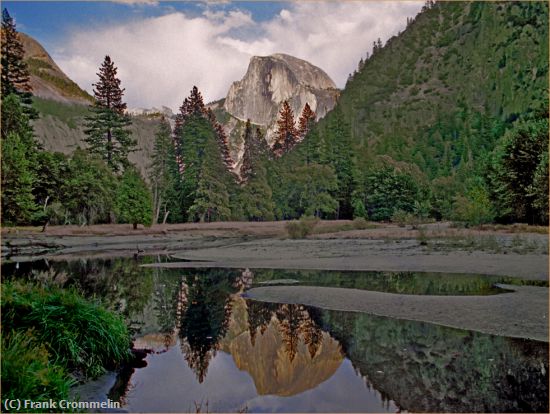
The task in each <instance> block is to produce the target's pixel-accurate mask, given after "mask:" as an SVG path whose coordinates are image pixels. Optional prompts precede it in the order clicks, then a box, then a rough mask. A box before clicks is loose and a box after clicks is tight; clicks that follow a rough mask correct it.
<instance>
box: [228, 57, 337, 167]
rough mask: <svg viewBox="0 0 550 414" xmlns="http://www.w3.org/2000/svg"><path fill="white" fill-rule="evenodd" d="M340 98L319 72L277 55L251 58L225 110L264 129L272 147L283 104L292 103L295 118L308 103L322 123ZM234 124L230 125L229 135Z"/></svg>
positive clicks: (328, 79)
mask: <svg viewBox="0 0 550 414" xmlns="http://www.w3.org/2000/svg"><path fill="white" fill-rule="evenodd" d="M338 96H339V91H338V89H337V88H336V85H335V84H334V82H333V81H332V79H330V77H329V76H328V75H327V74H326V73H325V72H324V71H323V70H321V69H320V68H318V67H316V66H314V65H312V64H311V63H308V62H306V61H305V60H301V59H298V58H295V57H293V56H289V55H284V54H274V55H271V56H264V57H260V56H254V57H252V59H251V60H250V64H249V66H248V70H247V72H246V74H245V76H244V77H243V79H242V80H240V81H237V82H234V83H233V84H232V85H231V87H230V89H229V92H228V94H227V97H226V98H225V102H224V105H223V107H224V109H225V111H226V112H227V113H228V114H229V115H231V116H232V117H234V118H236V119H237V120H240V121H242V122H246V120H247V119H250V121H251V122H252V123H253V124H256V125H259V126H261V127H263V128H265V129H266V130H267V134H266V140H267V141H268V143H270V144H271V143H272V141H273V137H274V132H275V122H276V119H277V115H278V113H279V109H280V106H281V104H282V102H283V101H285V100H286V101H288V102H289V104H290V106H291V108H292V110H293V111H294V115H295V117H296V118H298V117H299V116H300V113H301V112H302V109H303V108H304V106H305V104H306V103H308V104H309V106H310V107H311V109H312V110H313V111H315V113H316V114H317V119H319V118H322V117H323V116H324V115H325V114H326V113H327V112H328V111H330V110H331V109H332V108H333V107H334V105H335V104H336V100H337V99H338ZM233 124H234V122H233ZM233 124H232V123H228V124H227V129H229V130H230V132H231V131H233V129H234V128H235V126H234V125H233ZM235 155H236V156H237V158H240V157H239V155H238V154H235Z"/></svg>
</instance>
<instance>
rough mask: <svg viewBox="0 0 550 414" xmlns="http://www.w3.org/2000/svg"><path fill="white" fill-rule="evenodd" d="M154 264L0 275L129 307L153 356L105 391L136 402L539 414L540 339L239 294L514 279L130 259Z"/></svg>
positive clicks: (41, 265) (132, 405)
mask: <svg viewBox="0 0 550 414" xmlns="http://www.w3.org/2000/svg"><path fill="white" fill-rule="evenodd" d="M163 260H166V259H163V258H161V257H159V258H156V257H155V258H152V257H148V258H141V259H139V260H134V259H122V258H118V259H93V260H92V259H80V260H74V261H66V262H49V263H48V262H44V261H40V262H32V263H26V264H25V263H21V264H19V265H16V264H13V263H11V264H10V263H6V264H5V265H3V268H2V274H3V276H4V277H17V278H26V279H32V280H34V281H37V282H39V283H55V284H58V285H61V286H65V287H68V286H74V287H76V288H78V289H80V290H81V291H82V292H83V293H84V294H85V295H86V296H88V297H95V298H97V299H98V300H101V301H102V302H103V303H104V304H105V305H106V306H107V307H109V308H111V309H112V310H115V311H117V312H119V313H120V314H122V315H123V316H124V317H125V319H126V321H127V323H128V326H129V327H130V329H131V331H132V333H133V334H134V336H135V338H136V339H135V343H134V347H135V348H140V349H145V350H147V351H148V352H149V353H148V355H147V357H146V360H145V361H146V366H144V367H142V368H129V369H126V370H124V371H122V372H121V373H120V374H119V377H118V381H117V383H116V384H115V386H114V387H113V388H112V389H111V390H110V392H109V397H110V398H111V399H113V400H118V401H121V402H122V404H123V408H124V409H125V410H128V411H131V412H140V411H141V412H196V411H201V412H207V411H209V412H216V411H223V412H246V411H248V412H396V411H400V410H401V411H403V410H409V411H424V412H426V411H431V412H434V411H437V412H483V411H485V412H504V411H512V412H548V408H549V407H548V345H547V344H545V343H540V342H536V341H528V340H521V339H512V338H504V337H497V336H492V335H485V334H480V333H476V332H471V331H464V330H458V329H452V328H446V327H442V326H437V325H432V324H427V323H421V322H412V321H403V320H396V319H391V318H383V317H377V316H373V315H367V314H361V313H353V312H339V311H330V310H323V309H317V308H312V307H308V306H303V305H292V304H277V303H263V302H257V301H253V300H251V299H248V298H246V297H245V295H243V293H244V292H245V291H246V289H248V288H249V287H251V286H255V285H266V284H280V283H283V284H286V283H289V284H295V283H299V284H308V285H322V286H338V287H353V288H356V289H368V290H378V291H387V292H397V293H405V294H431V295H433V294H437V295H445V294H454V295H456V294H467V295H472V294H478V295H489V294H499V293H503V292H504V291H503V290H502V289H499V288H497V287H495V286H494V284H495V283H497V282H502V281H506V282H507V283H510V282H513V280H511V279H509V278H508V279H506V280H504V279H503V278H487V277H483V276H472V275H452V276H451V275H441V274H420V273H410V272H400V273H387V272H386V273H383V272H316V271H315V272H313V271H279V270H254V269H162V268H143V267H140V266H139V265H140V264H141V263H151V262H155V261H163Z"/></svg>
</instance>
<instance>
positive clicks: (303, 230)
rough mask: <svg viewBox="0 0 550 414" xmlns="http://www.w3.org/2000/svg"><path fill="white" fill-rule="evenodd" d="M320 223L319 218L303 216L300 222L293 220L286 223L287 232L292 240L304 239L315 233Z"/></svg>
mask: <svg viewBox="0 0 550 414" xmlns="http://www.w3.org/2000/svg"><path fill="white" fill-rule="evenodd" d="M318 223H319V218H317V217H313V216H302V217H301V218H300V220H293V221H289V222H287V223H286V231H287V232H288V235H289V237H290V238H291V239H303V238H305V237H307V236H308V235H310V234H311V233H313V229H314V228H315V226H317V224H318Z"/></svg>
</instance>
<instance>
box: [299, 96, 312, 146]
mask: <svg viewBox="0 0 550 414" xmlns="http://www.w3.org/2000/svg"><path fill="white" fill-rule="evenodd" d="M314 122H315V112H313V111H312V110H311V108H310V107H309V104H308V103H306V105H305V106H304V109H303V110H302V115H300V119H299V120H298V130H297V134H298V138H299V140H300V141H301V140H303V139H304V138H305V136H306V135H307V134H308V132H309V131H310V130H311V127H312V126H313V123H314Z"/></svg>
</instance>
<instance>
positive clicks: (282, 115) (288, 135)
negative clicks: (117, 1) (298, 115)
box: [273, 101, 297, 157]
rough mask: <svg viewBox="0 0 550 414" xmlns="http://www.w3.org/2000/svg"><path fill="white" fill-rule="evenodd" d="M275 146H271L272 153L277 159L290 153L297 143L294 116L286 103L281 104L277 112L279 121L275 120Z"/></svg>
mask: <svg viewBox="0 0 550 414" xmlns="http://www.w3.org/2000/svg"><path fill="white" fill-rule="evenodd" d="M276 134H277V135H276V138H275V144H273V152H274V153H275V155H276V156H277V157H280V156H282V155H283V154H285V153H287V152H288V151H290V150H291V149H292V148H293V147H294V145H296V142H297V132H296V128H295V126H294V114H293V113H292V109H291V108H290V105H289V104H288V101H284V102H283V106H282V108H281V110H280V111H279V119H278V120H277V132H276Z"/></svg>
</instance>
